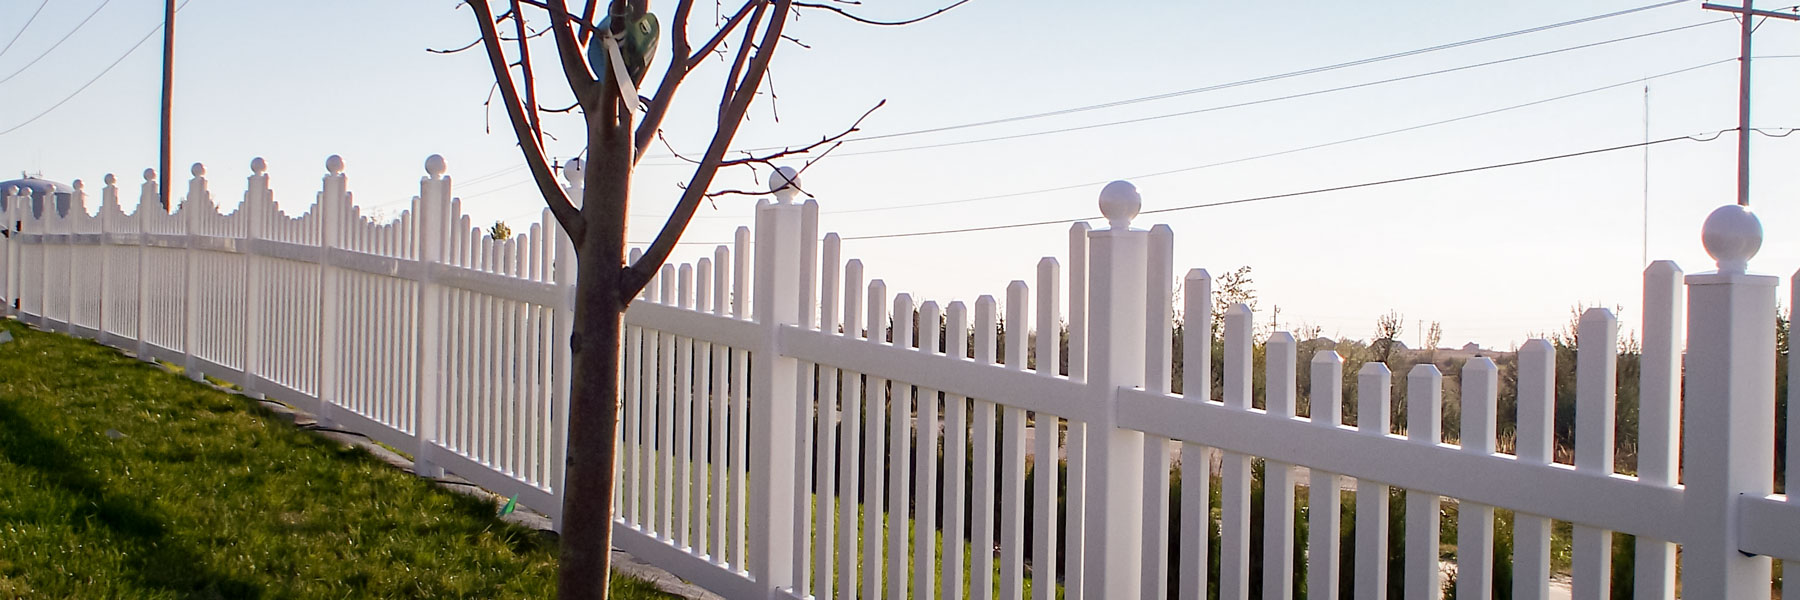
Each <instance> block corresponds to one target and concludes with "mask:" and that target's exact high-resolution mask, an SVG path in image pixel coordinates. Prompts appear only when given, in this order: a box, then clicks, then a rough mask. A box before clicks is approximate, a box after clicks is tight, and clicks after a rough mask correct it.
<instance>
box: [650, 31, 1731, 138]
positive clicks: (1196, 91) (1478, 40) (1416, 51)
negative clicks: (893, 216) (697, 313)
mask: <svg viewBox="0 0 1800 600" xmlns="http://www.w3.org/2000/svg"><path fill="white" fill-rule="evenodd" d="M1683 2H1686V0H1666V1H1664V2H1657V3H1654V4H1646V5H1643V6H1639V7H1636V8H1628V9H1624V10H1618V11H1613V12H1609V13H1604V14H1599V15H1593V16H1588V17H1582V18H1579V19H1572V20H1568V21H1561V22H1558V23H1551V24H1548V25H1539V26H1536V27H1529V28H1526V29H1520V30H1516V31H1509V32H1506V33H1499V34H1494V35H1489V36H1484V37H1479V38H1471V39H1466V40H1461V41H1456V42H1450V43H1447V44H1439V45H1436V46H1430V47H1426V48H1416V49H1412V50H1406V51H1403V52H1395V53H1392V54H1385V55H1381V56H1373V57H1368V58H1362V59H1357V60H1352V61H1346V62H1341V63H1336V64H1331V65H1324V66H1319V67H1311V68H1306V69H1300V70H1297V71H1288V72H1285V73H1278V74H1274V75H1264V76H1260V77H1252V78H1249V79H1241V80H1237V81H1231V82H1226V83H1219V84H1213V85H1207V86H1202V87H1196V88H1189V89H1184V90H1176V91H1172V92H1163V93H1160V94H1152V95H1148V96H1139V97H1134V98H1126V99H1123V100H1114V101H1110V102H1102V103H1098V104H1089V105H1084V106H1076V107H1071V108H1064V109H1058V110H1052V111H1045V112H1039V113H1031V114H1025V115H1016V116H1011V117H1002V118H998V119H988V120H984V121H974V122H969V123H959V124H955V125H944V126H940V127H930V128H925V129H916V130H910V131H901V132H895V133H886V134H879V135H871V136H864V137H857V138H849V139H846V140H844V141H845V142H852V141H873V140H881V139H891V138H897V137H906V136H914V135H923V134H927V133H941V132H945V131H953V130H957V129H967V128H971V127H984V126H988V125H998V124H1002V123H1012V122H1017V121H1025V120H1031V119H1041V118H1046V117H1055V116H1061V115H1067V114H1074V113H1080V112H1087V111H1093V110H1100V109H1106V108H1114V107H1118V106H1126V105H1131V104H1139V103H1143V102H1151V101H1155V100H1164V99H1168V98H1176V97H1180V96H1187V95H1193V94H1200V93H1206V92H1213V91H1218V90H1224V89H1230V88H1235V87H1242V86H1246V85H1252V84H1257V83H1264V82H1269V81H1277V80H1281V79H1289V78H1293V77H1300V76H1304V75H1312V74H1316V73H1324V72H1327V71H1334V70H1338V69H1344V68H1349V67H1355V66H1361V65H1366V64H1371V63H1376V62H1382V61H1387V60H1393V59H1398V58H1405V57H1409V56H1417V55H1420V54H1427V53H1431V52H1438V51H1442V50H1449V49H1452V48H1460V47H1463V46H1470V45H1474V44H1480V43H1485V42H1491V41H1495V40H1501V39H1506V38H1511V37H1517V36H1521V35H1527V34H1532V33H1538V32H1542V31H1548V30H1552V29H1558V28H1562V27H1568V26H1571V25H1579V24H1582V23H1591V22H1594V21H1600V20H1604V19H1610V18H1614V17H1621V16H1625V15H1629V14H1634V13H1639V12H1643V11H1647V10H1653V9H1657V8H1662V7H1666V6H1673V5H1676V4H1681V3H1683ZM1721 20H1729V19H1721ZM782 148H784V146H767V147H761V148H748V149H744V150H743V151H747V152H758V151H766V150H780V149H782ZM654 157H655V158H672V157H673V155H655V156H654Z"/></svg>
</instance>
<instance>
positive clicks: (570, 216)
mask: <svg viewBox="0 0 1800 600" xmlns="http://www.w3.org/2000/svg"><path fill="white" fill-rule="evenodd" d="M559 2H560V0H559ZM468 4H469V6H470V7H472V8H474V9H475V14H476V21H477V22H478V23H480V25H481V39H482V46H484V47H485V48H487V55H488V66H489V67H491V68H492V69H493V71H494V83H495V86H496V87H497V88H498V89H499V91H500V99H501V101H502V102H504V103H505V104H506V116H507V117H508V118H509V119H511V121H512V126H513V131H514V132H515V133H519V134H523V133H525V132H527V131H532V129H531V127H530V124H529V122H528V121H527V120H526V118H525V106H524V105H522V104H520V100H519V90H518V89H517V88H516V87H514V85H513V78H512V70H511V69H508V68H507V66H506V56H505V53H504V51H502V50H501V48H500V44H501V42H500V32H499V30H498V29H496V28H495V26H494V18H493V12H492V10H490V9H489V8H488V4H487V0H469V2H468ZM557 21H558V22H560V21H561V19H558V20H557ZM552 27H555V28H556V30H557V31H558V37H561V32H563V31H566V29H567V28H566V27H561V26H558V25H555V24H553V25H552ZM565 70H566V69H565ZM518 138H519V149H520V151H521V152H522V153H523V154H524V155H525V164H526V166H528V167H530V169H531V175H532V178H533V179H534V180H536V182H537V186H538V192H539V193H540V194H542V195H543V197H544V204H546V205H548V206H549V207H550V213H551V214H552V215H555V216H556V221H557V223H559V224H561V225H562V227H563V231H566V232H568V233H569V239H570V240H572V241H573V242H574V243H575V244H576V245H577V246H579V245H580V244H581V240H582V237H583V235H584V234H585V233H586V231H587V228H586V224H585V223H584V222H582V220H581V214H580V212H579V211H578V210H577V209H576V208H575V205H574V204H572V203H570V202H569V196H568V194H567V193H566V192H564V191H563V188H562V186H561V185H559V184H557V182H556V175H555V174H554V173H552V172H551V171H550V164H549V161H548V160H546V159H545V158H544V150H543V146H542V145H541V144H539V143H538V142H537V139H536V138H535V137H533V136H526V135H519V136H518Z"/></svg>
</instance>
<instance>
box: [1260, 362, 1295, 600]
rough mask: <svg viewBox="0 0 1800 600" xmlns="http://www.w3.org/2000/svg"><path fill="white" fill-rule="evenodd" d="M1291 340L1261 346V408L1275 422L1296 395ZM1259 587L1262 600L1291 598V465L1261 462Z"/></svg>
mask: <svg viewBox="0 0 1800 600" xmlns="http://www.w3.org/2000/svg"><path fill="white" fill-rule="evenodd" d="M1296 351H1297V346H1296V344H1295V343H1294V336H1293V335H1292V334H1289V333H1288V332H1285V331H1280V332H1276V333H1274V334H1273V335H1270V336H1269V339H1268V341H1267V342H1265V343H1264V344H1263V354H1264V356H1265V357H1266V358H1265V359H1264V361H1265V364H1266V365H1267V366H1266V368H1265V371H1264V380H1265V381H1266V382H1267V383H1266V384H1265V385H1264V390H1265V391H1264V394H1266V399H1265V400H1264V403H1263V405H1264V406H1265V407H1266V408H1267V411H1268V415H1269V417H1271V418H1276V419H1289V420H1291V419H1293V418H1294V408H1295V404H1296V402H1295V399H1294V397H1295V395H1296V394H1298V393H1299V387H1298V386H1299V373H1300V371H1299V365H1298V364H1297V362H1296V361H1297V360H1298V358H1297V357H1296ZM1262 564H1263V570H1262V575H1263V584H1262V597H1263V598H1265V599H1266V600H1274V599H1277V598H1279V599H1282V600H1289V599H1291V598H1293V597H1294V571H1295V569H1296V566H1295V565H1294V471H1293V468H1292V465H1287V464H1283V463H1281V462H1278V461H1274V460H1266V461H1264V462H1263V563H1262Z"/></svg>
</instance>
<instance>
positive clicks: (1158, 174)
mask: <svg viewBox="0 0 1800 600" xmlns="http://www.w3.org/2000/svg"><path fill="white" fill-rule="evenodd" d="M1758 58H1765V57H1758ZM1766 58H1779V57H1776V56H1770V57H1766ZM1736 60H1737V59H1736V58H1725V59H1720V60H1715V61H1711V62H1706V63H1700V64H1697V65H1692V66H1688V67H1683V68H1680V69H1675V70H1672V71H1665V72H1663V73H1658V74H1655V75H1648V76H1639V77H1635V78H1632V79H1630V80H1626V81H1621V82H1618V83H1612V84H1607V85H1603V86H1599V87H1593V88H1588V89H1584V90H1580V91H1576V92H1569V93H1566V94H1560V95H1557V96H1551V97H1547V98H1539V99H1537V100H1531V101H1528V102H1521V103H1518V104H1512V105H1508V106H1503V107H1500V108H1494V109H1489V110H1485V111H1481V112H1476V113H1469V114H1465V115H1460V116H1456V117H1451V118H1447V119H1440V120H1437V121H1431V122H1428V123H1420V124H1417V125H1409V126H1406V127H1401V128H1397V129H1389V130H1385V131H1380V132H1376V133H1369V134H1364V135H1359V136H1354V137H1348V138H1343V139H1338V140H1333V141H1329V142H1322V143H1317V144H1310V145H1306V146H1300V147H1296V148H1287V149H1283V150H1277V151H1274V152H1266V153H1262V154H1256V155H1252V156H1243V157H1238V158H1233V159H1229V160H1223V161H1217V162H1211V163H1205V164H1200V165H1193V166H1187V167H1180V168H1175V169H1168V170H1163V171H1155V172H1150V173H1141V174H1137V175H1131V176H1128V177H1125V179H1145V178H1150V177H1161V176H1164V175H1173V174H1177V173H1186V172H1191V171H1198V170H1202V169H1211V168H1216V167H1222V166H1228V165H1234V164H1239V163H1244V162H1249V161H1254V160H1261V159H1265V158H1273V157H1277V156H1284V155H1288V154H1295V153H1299V152H1305V151H1308V150H1317V149H1320V148H1328V147H1331V146H1338V145H1343V144H1348V143H1352V142H1360V141H1364V140H1369V139H1374V138H1379V137H1385V136H1389V135H1395V134H1400V133H1406V132H1410V131H1417V130H1420V129H1426V128H1430V127H1437V126H1442V125H1448V124H1451V123H1456V122H1459V121H1466V120H1469V119H1474V118H1478V117H1484V116H1489V115H1494V114H1498V113H1503V112H1508V111H1513V110H1518V109H1522V108H1529V107H1532V106H1538V105H1541V104H1547V103H1550V102H1556V101H1559V100H1566V99H1569V98H1574V97H1578V96H1584V95H1588V94H1594V93H1598V92H1602V91H1606V90H1610V89H1615V88H1619V87H1622V86H1627V85H1634V84H1637V83H1641V82H1643V81H1645V80H1649V79H1660V78H1664V77H1670V76H1673V75H1679V74H1682V73H1687V72H1690V71H1696V70H1699V69H1704V68H1707V67H1711V66H1716V65H1721V64H1725V63H1729V62H1734V61H1736ZM1108 181H1110V180H1108ZM1104 183H1106V181H1086V182H1081V183H1075V184H1067V185H1059V186H1055V187H1049V188H1038V189H1032V190H1026V191H1020V192H1008V193H1004V194H992V195H986V196H976V197H972V198H960V199H956V200H940V201H936V202H919V203H912V204H896V205H890V206H873V207H867V208H852V209H843V210H830V211H820V214H831V215H841V214H856V213H869V212H883V211H891V210H904V209H913V208H929V207H936V206H948V205H953V204H965V203H969V202H979V201H984V200H999V199H1004V198H1016V197H1020V196H1031V195H1037V194H1046V193H1051V192H1061V191H1067V190H1072V189H1080V188H1084V187H1089V186H1094V185H1100V184H1104ZM695 218H696V219H721V218H737V217H711V216H701V217H695Z"/></svg>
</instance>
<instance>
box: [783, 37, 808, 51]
mask: <svg viewBox="0 0 1800 600" xmlns="http://www.w3.org/2000/svg"><path fill="white" fill-rule="evenodd" d="M781 39H784V40H787V41H788V42H789V43H791V44H793V45H795V46H799V47H801V48H805V49H807V50H811V49H812V46H810V45H808V44H807V43H806V42H802V41H800V38H797V37H794V36H791V35H787V34H782V35H781Z"/></svg>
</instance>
